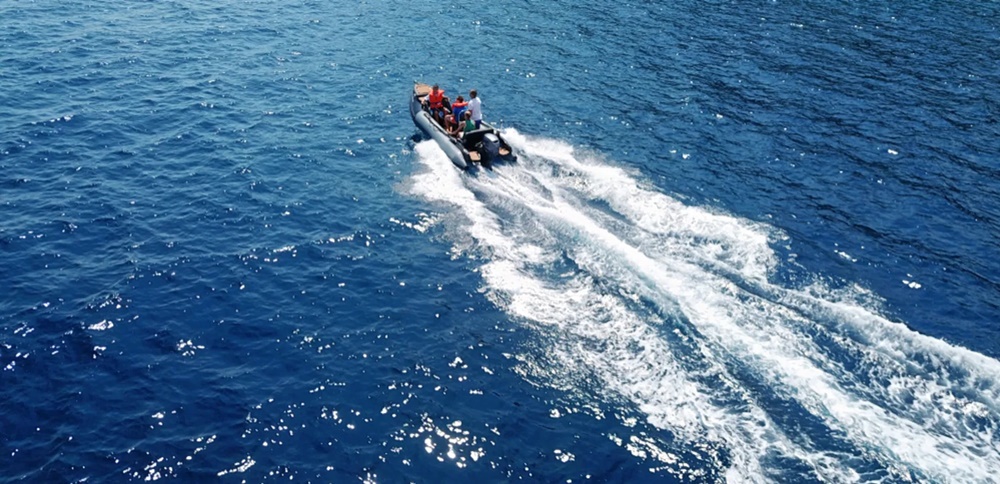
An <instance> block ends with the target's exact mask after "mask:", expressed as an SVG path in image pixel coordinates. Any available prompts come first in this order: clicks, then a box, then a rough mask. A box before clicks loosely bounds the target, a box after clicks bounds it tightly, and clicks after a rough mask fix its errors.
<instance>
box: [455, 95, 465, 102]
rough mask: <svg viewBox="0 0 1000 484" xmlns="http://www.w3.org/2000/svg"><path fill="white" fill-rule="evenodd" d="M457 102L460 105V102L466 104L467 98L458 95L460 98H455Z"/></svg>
mask: <svg viewBox="0 0 1000 484" xmlns="http://www.w3.org/2000/svg"><path fill="white" fill-rule="evenodd" d="M455 102H459V103H460V102H465V98H464V97H462V95H461V94H459V95H458V97H457V98H455Z"/></svg>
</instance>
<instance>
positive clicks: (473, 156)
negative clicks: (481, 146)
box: [469, 151, 481, 161]
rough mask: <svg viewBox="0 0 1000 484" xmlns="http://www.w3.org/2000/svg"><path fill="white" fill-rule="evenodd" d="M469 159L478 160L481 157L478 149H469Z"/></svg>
mask: <svg viewBox="0 0 1000 484" xmlns="http://www.w3.org/2000/svg"><path fill="white" fill-rule="evenodd" d="M469 159H470V160H472V161H479V160H480V159H481V157H480V156H479V152H478V151H470V152H469Z"/></svg>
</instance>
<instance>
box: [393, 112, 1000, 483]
mask: <svg viewBox="0 0 1000 484" xmlns="http://www.w3.org/2000/svg"><path fill="white" fill-rule="evenodd" d="M505 135H506V137H507V138H508V140H509V141H510V142H511V143H512V144H513V145H514V146H515V148H516V149H517V150H518V151H519V152H520V153H521V154H522V156H521V160H520V161H519V162H518V163H517V164H515V165H511V166H501V167H498V168H497V169H496V170H495V171H494V172H492V173H480V174H478V175H470V174H466V173H462V172H460V171H458V170H456V169H455V168H454V167H453V166H452V165H451V163H450V162H449V161H448V160H447V158H446V157H445V156H444V154H443V153H442V152H440V151H439V150H438V149H437V147H436V145H435V144H433V142H423V143H420V144H418V145H417V146H416V149H415V151H416V155H417V160H418V162H419V163H420V165H421V167H420V169H419V170H418V172H417V174H415V175H413V177H412V179H411V180H409V181H408V183H407V187H408V188H407V189H408V190H410V191H411V192H412V194H413V195H415V196H418V197H421V198H423V199H426V200H428V201H431V202H434V203H437V204H439V206H440V207H441V210H442V211H443V212H444V213H443V214H442V215H444V216H443V217H441V220H444V221H445V223H446V225H447V226H446V227H445V233H446V234H447V236H448V237H449V238H450V240H451V241H452V243H453V244H454V248H455V252H456V253H457V254H465V255H467V256H469V257H473V258H475V259H476V260H477V261H480V262H481V264H482V267H481V273H482V276H483V285H484V291H485V293H486V294H487V295H488V296H489V297H490V298H491V299H492V300H493V301H494V302H495V303H496V304H497V305H498V306H499V307H501V308H502V309H504V310H505V311H506V312H508V313H509V314H510V315H511V316H512V317H513V318H515V319H516V320H518V321H521V322H523V323H524V324H526V325H528V326H530V327H531V328H533V329H535V330H536V331H538V332H539V334H544V335H545V336H546V337H547V338H548V340H547V343H549V344H551V348H550V354H549V355H548V356H549V357H550V359H549V360H547V361H551V362H554V363H553V364H555V365H557V366H558V368H551V369H549V370H548V371H544V373H545V374H546V375H547V378H549V379H550V380H551V383H552V384H553V385H557V386H561V387H565V386H567V385H569V386H574V385H575V386H577V387H580V386H581V385H579V383H580V379H581V378H585V377H591V378H592V377H595V376H596V378H598V379H599V380H600V381H599V382H598V383H599V384H597V385H594V387H596V388H603V389H607V391H608V392H609V393H611V395H599V396H595V397H600V398H621V399H625V400H627V401H629V402H631V403H632V404H633V405H634V406H635V407H636V408H638V409H639V410H641V411H642V412H644V413H645V415H646V416H647V420H648V422H649V423H650V424H651V425H654V426H656V427H658V428H660V429H663V430H665V431H667V432H670V433H671V434H673V435H674V436H675V437H676V439H675V440H676V441H679V442H681V444H684V443H686V444H687V445H691V446H700V447H706V446H707V447H708V448H719V449H722V451H723V452H724V453H725V457H724V458H722V460H724V461H725V462H726V463H727V464H726V465H727V469H726V476H727V478H728V480H730V481H734V482H739V481H749V482H757V481H769V480H774V479H779V480H782V479H783V480H788V479H789V478H791V477H792V476H787V475H783V470H782V469H781V468H780V467H781V466H780V465H775V464H774V462H779V461H782V460H787V459H793V460H795V461H796V462H800V463H802V464H803V465H804V466H805V467H806V468H807V469H809V470H810V472H811V473H812V477H813V478H819V479H822V480H827V481H836V482H841V481H857V480H871V479H879V478H886V479H889V480H899V479H900V478H902V479H908V478H914V479H925V478H930V479H932V480H937V481H950V482H993V481H994V480H995V479H997V477H996V474H995V471H996V470H997V469H1000V437H998V432H997V430H998V423H1000V414H998V406H1000V403H998V402H1000V386H998V382H1000V363H998V362H997V361H996V360H994V359H991V358H988V357H985V356H983V355H980V354H977V353H974V352H971V351H969V350H966V349H963V348H960V347H955V346H952V345H949V344H947V343H945V342H943V341H940V340H937V339H934V338H930V337H927V336H923V335H920V334H918V333H915V332H913V331H910V330H909V329H908V328H906V327H905V326H904V325H902V324H899V323H895V322H892V321H889V320H887V319H886V318H884V317H882V316H880V315H879V313H878V311H877V310H876V309H874V307H873V305H872V304H868V303H864V302H860V301H865V300H874V299H875V298H874V297H872V295H870V294H868V293H867V292H866V291H865V290H864V289H863V288H860V287H855V288H852V289H850V290H842V289H841V290H833V289H830V288H828V287H825V286H824V285H823V284H821V283H815V284H813V285H811V286H809V287H806V288H789V287H781V286H779V285H776V284H773V283H771V282H770V281H769V275H770V274H771V273H772V272H773V271H774V270H775V269H776V267H777V265H778V264H779V261H778V260H777V257H776V255H775V253H774V251H773V250H772V248H771V244H772V243H774V242H776V241H778V240H780V239H781V238H783V235H782V234H781V233H780V232H779V231H777V230H775V229H774V228H772V227H769V226H766V225H762V224H759V223H755V222H752V221H748V220H745V219H740V218H737V217H733V216H730V215H727V214H724V213H715V212H713V211H711V210H706V209H705V208H699V207H691V206H687V205H685V204H683V203H681V202H680V201H678V200H677V199H675V198H672V197H670V196H668V195H666V194H664V193H662V192H661V191H658V190H657V189H655V188H654V187H651V186H648V185H647V184H646V183H644V182H643V181H642V179H641V177H640V176H637V175H636V174H633V173H629V172H628V171H627V170H624V169H622V168H620V167H616V166H613V165H611V164H608V163H605V162H603V161H601V160H599V159H596V158H595V157H593V156H587V155H584V154H580V153H578V152H577V151H576V150H574V148H573V147H572V146H569V145H567V144H565V143H562V142H558V141H554V140H548V139H539V138H529V137H526V136H523V135H521V134H520V133H518V132H516V131H513V130H510V131H508V132H507V133H505ZM591 391H593V390H591ZM788 412H798V413H799V414H800V416H799V417H789V414H788ZM803 418H806V419H807V420H808V423H807V424H804V425H802V428H798V427H799V426H798V425H797V424H795V423H794V422H796V421H801V420H802V419H803ZM622 445H625V446H627V447H628V448H630V450H633V451H634V452H636V453H637V455H642V456H644V457H648V458H651V459H656V460H658V461H660V462H659V464H660V465H662V467H664V468H669V467H670V466H671V465H674V464H676V462H677V456H676V455H673V454H672V453H671V452H670V449H669V448H668V447H669V446H664V445H662V444H661V443H656V442H651V441H644V440H642V439H637V438H635V437H633V438H632V441H630V442H624V441H623V442H622ZM675 445H676V444H675Z"/></svg>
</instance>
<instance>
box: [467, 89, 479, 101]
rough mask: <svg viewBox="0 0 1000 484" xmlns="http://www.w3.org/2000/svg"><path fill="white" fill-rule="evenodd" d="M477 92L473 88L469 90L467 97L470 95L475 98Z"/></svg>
mask: <svg viewBox="0 0 1000 484" xmlns="http://www.w3.org/2000/svg"><path fill="white" fill-rule="evenodd" d="M477 94H478V93H477V92H476V90H475V89H473V90H471V91H469V97H471V98H472V99H475V98H476V95H477Z"/></svg>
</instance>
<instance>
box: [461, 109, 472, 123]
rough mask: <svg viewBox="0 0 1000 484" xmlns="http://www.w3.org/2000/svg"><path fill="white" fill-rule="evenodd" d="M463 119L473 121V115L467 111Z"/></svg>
mask: <svg viewBox="0 0 1000 484" xmlns="http://www.w3.org/2000/svg"><path fill="white" fill-rule="evenodd" d="M462 117H464V118H465V119H466V121H468V120H470V119H472V113H470V112H468V111H466V112H465V113H463V114H462Z"/></svg>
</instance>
